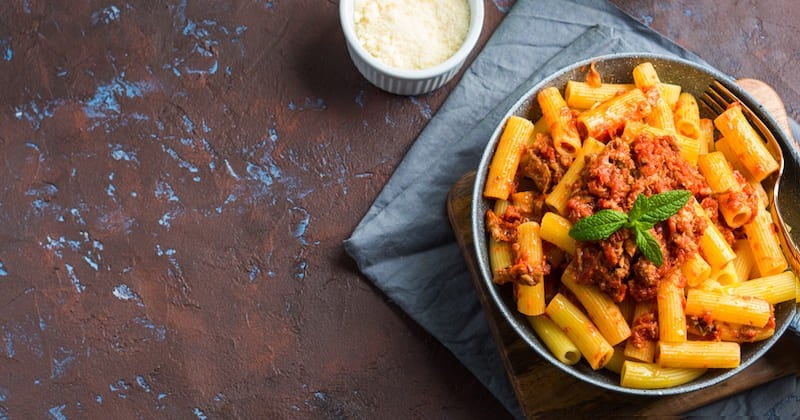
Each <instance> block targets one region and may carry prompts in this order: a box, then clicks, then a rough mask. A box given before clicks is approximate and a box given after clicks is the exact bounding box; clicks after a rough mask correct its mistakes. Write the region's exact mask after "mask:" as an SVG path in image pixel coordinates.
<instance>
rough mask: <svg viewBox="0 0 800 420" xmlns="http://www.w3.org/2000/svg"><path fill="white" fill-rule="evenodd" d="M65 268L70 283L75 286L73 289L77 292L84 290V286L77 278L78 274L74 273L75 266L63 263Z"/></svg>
mask: <svg viewBox="0 0 800 420" xmlns="http://www.w3.org/2000/svg"><path fill="white" fill-rule="evenodd" d="M64 266H65V267H66V268H67V276H68V277H69V281H70V282H72V285H73V286H75V291H76V292H78V293H83V291H84V290H86V286H84V285H82V284H81V282H80V280H78V276H77V275H75V268H73V267H72V265H70V264H64Z"/></svg>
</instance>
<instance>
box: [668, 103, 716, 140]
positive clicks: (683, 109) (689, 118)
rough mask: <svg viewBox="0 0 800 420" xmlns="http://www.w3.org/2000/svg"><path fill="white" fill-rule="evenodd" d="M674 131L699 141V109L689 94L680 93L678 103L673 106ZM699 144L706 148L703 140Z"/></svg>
mask: <svg viewBox="0 0 800 420" xmlns="http://www.w3.org/2000/svg"><path fill="white" fill-rule="evenodd" d="M709 122H710V121H709ZM675 130H676V131H677V132H678V133H679V134H682V135H684V136H686V137H690V138H693V139H700V133H701V131H702V130H701V129H700V107H699V106H698V105H697V99H696V98H695V97H694V95H692V94H691V93H689V92H681V94H680V95H679V96H678V103H677V104H675ZM712 137H713V133H712ZM701 143H704V144H705V145H706V146H708V143H707V142H706V139H705V138H704V139H702V141H701Z"/></svg>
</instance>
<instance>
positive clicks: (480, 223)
mask: <svg viewBox="0 0 800 420" xmlns="http://www.w3.org/2000/svg"><path fill="white" fill-rule="evenodd" d="M618 59H632V60H648V59H651V60H658V61H668V62H672V63H674V64H677V65H683V66H688V67H691V68H693V69H694V70H695V71H699V72H701V73H706V74H707V75H709V76H710V77H713V78H714V79H716V80H718V81H719V82H720V83H722V84H723V85H724V86H725V87H726V88H728V89H729V90H730V91H731V92H733V93H734V94H735V95H736V96H737V97H738V98H739V99H740V100H741V101H742V102H743V103H744V104H745V105H747V106H748V107H750V109H752V110H753V111H754V112H755V113H757V114H758V115H759V117H760V118H761V119H762V120H763V122H764V123H765V125H766V126H767V128H768V129H769V130H770V131H771V132H772V133H773V134H775V137H776V138H777V139H778V142H779V143H781V144H782V145H786V144H791V143H790V142H789V139H788V137H787V135H786V134H785V133H784V132H783V130H782V129H780V126H779V125H778V123H777V122H776V120H775V119H774V118H773V117H772V115H770V113H769V112H768V111H767V110H766V109H765V108H764V107H763V105H761V104H760V103H759V102H758V101H756V100H755V98H753V97H752V95H750V94H749V93H748V92H747V91H745V90H744V89H743V88H741V87H740V86H739V85H737V84H736V83H735V80H734V79H733V78H731V77H730V76H728V75H726V74H724V73H722V72H720V71H718V70H716V69H714V68H713V67H711V66H709V65H704V64H699V63H696V62H692V61H689V60H687V59H684V58H680V57H676V56H673V55H666V54H658V53H647V52H625V53H612V54H603V55H598V56H594V57H591V58H586V59H583V60H580V61H577V62H575V63H573V64H570V65H568V66H565V67H562V68H561V69H559V70H557V71H556V72H554V73H552V74H550V75H549V76H547V77H545V78H543V79H542V80H540V81H539V82H537V83H535V84H534V85H533V86H532V87H531V88H530V89H528V90H526V91H525V92H523V93H522V94H520V95H519V97H518V98H517V100H516V101H515V102H514V103H513V104H512V105H511V106H509V108H508V109H507V111H506V112H505V114H503V116H502V117H501V118H500V119H498V123H497V126H496V127H495V129H494V131H493V132H492V134H491V135H490V136H489V140H488V142H487V143H486V145H485V147H484V149H483V152H482V154H481V158H480V163H479V166H478V168H477V171H476V176H475V182H474V184H473V190H472V203H471V209H470V224H471V230H472V232H471V233H472V236H473V243H472V247H473V250H474V252H475V254H476V255H475V257H476V259H477V262H478V264H477V265H478V271H479V275H480V281H481V282H482V283H483V284H484V285H485V286H486V287H485V288H486V289H487V290H488V293H489V295H490V296H489V297H490V299H489V301H490V302H489V304H491V305H494V306H495V308H496V309H497V310H498V311H499V312H500V313H501V315H502V319H503V320H504V321H505V322H509V323H510V325H511V327H512V329H513V330H514V332H515V333H516V334H517V335H518V336H519V337H520V338H521V339H522V340H523V341H524V342H525V343H526V344H527V345H528V346H530V347H532V348H533V349H534V351H536V352H537V353H538V354H539V356H541V357H542V358H544V359H546V360H547V361H548V362H550V363H551V364H553V365H555V366H556V367H558V368H559V369H561V370H562V371H563V372H565V373H567V374H569V375H571V376H573V377H575V378H576V379H579V380H581V381H584V382H588V383H591V384H593V385H595V386H598V387H601V388H604V389H607V390H610V391H615V392H620V393H623V394H630V395H644V396H666V395H677V394H683V393H686V392H691V391H697V390H700V389H703V388H707V387H709V386H712V385H716V384H718V383H720V382H723V381H725V380H727V379H729V378H730V377H732V376H734V375H736V374H738V373H740V372H741V371H743V370H745V369H746V368H747V367H748V366H750V365H751V364H752V363H754V362H755V361H756V360H758V359H759V358H761V357H762V356H763V355H764V353H766V352H767V351H768V350H769V349H770V348H771V347H772V346H773V345H774V344H775V342H777V340H778V339H779V338H780V337H781V336H782V335H783V334H784V333H785V332H786V330H787V329H788V327H789V324H790V323H791V322H784V323H783V325H779V326H776V328H775V333H774V334H773V336H772V337H770V338H768V339H766V340H764V341H761V342H759V343H763V345H762V346H761V347H760V348H758V349H757V350H756V351H755V352H754V353H753V355H752V356H751V357H750V358H749V359H748V360H746V361H743V362H742V363H741V364H740V365H739V366H738V367H736V368H732V369H727V370H726V371H725V372H722V373H720V374H718V375H716V376H713V377H711V378H706V379H702V378H703V377H701V378H698V379H695V380H694V381H691V382H688V383H686V384H683V385H678V386H675V387H671V388H659V389H637V388H626V387H623V386H621V385H619V384H611V383H608V382H605V381H601V380H598V379H596V378H593V377H589V376H587V375H586V374H584V373H583V372H581V371H579V370H577V369H575V368H574V367H573V366H571V365H566V364H564V363H562V362H560V361H559V360H558V359H556V358H555V356H553V355H552V353H551V352H550V351H549V350H548V349H547V348H546V347H544V346H543V345H542V344H540V343H539V342H538V338H537V337H535V333H533V332H532V331H531V327H530V326H528V325H526V324H525V323H523V322H522V320H521V319H520V315H519V314H516V313H515V312H514V311H515V308H510V307H508V306H507V305H506V304H505V303H504V297H503V296H502V295H501V293H502V289H501V288H500V287H498V286H497V285H495V284H494V283H493V281H492V279H491V271H490V269H489V267H488V250H487V249H486V248H485V246H483V241H482V240H480V238H485V235H486V233H485V230H484V229H485V224H484V214H483V212H484V211H485V207H484V202H485V200H484V198H483V186H484V185H485V178H486V172H487V170H488V166H489V162H490V160H491V157H492V155H493V154H494V151H495V148H496V145H497V142H498V140H499V137H500V134H501V132H502V128H503V126H504V123H505V121H506V120H507V119H508V117H509V116H511V115H517V114H518V113H519V112H520V107H521V106H523V105H524V104H525V103H527V102H529V101H530V100H531V98H532V95H534V94H535V93H536V92H538V91H539V90H541V89H542V88H544V87H547V86H548V85H550V84H552V83H553V82H554V81H556V80H557V79H559V78H560V77H562V76H564V75H566V74H567V73H571V72H573V71H576V70H578V69H580V68H584V67H588V66H589V65H590V64H591V63H594V62H600V61H610V60H618ZM558 87H559V89H563V86H558ZM784 159H785V158H784ZM789 269H791V267H789ZM782 304H784V303H782ZM789 312H790V313H789V315H788V319H789V320H791V319H792V318H793V316H794V314H795V312H796V305H794V303H792V304H791V305H790V309H789ZM501 322H503V321H501ZM579 363H583V362H582V361H581V362H579Z"/></svg>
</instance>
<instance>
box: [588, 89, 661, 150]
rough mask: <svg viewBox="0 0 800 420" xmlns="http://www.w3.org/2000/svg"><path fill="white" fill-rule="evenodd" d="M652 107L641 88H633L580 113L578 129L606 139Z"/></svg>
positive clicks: (649, 110)
mask: <svg viewBox="0 0 800 420" xmlns="http://www.w3.org/2000/svg"><path fill="white" fill-rule="evenodd" d="M651 110H652V108H651V106H650V103H649V102H648V101H647V97H645V96H644V93H642V91H641V90H640V89H633V90H631V91H629V92H626V93H624V94H622V95H619V96H616V97H614V98H612V99H610V100H608V101H606V102H603V103H602V104H600V105H598V106H596V107H594V108H592V109H589V110H586V111H583V112H581V113H580V114H579V115H578V129H579V130H583V132H585V133H586V135H587V136H588V137H594V138H596V139H598V140H606V139H608V138H609V136H610V135H612V134H614V133H616V132H618V131H619V130H621V129H622V128H623V127H624V126H625V123H626V122H628V121H637V120H641V119H642V118H644V116H645V115H648V114H650V112H651Z"/></svg>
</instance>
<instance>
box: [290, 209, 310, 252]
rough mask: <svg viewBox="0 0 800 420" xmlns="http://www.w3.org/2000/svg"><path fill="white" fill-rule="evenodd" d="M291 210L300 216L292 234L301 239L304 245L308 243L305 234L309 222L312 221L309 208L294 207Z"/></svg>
mask: <svg viewBox="0 0 800 420" xmlns="http://www.w3.org/2000/svg"><path fill="white" fill-rule="evenodd" d="M290 212H291V213H294V214H298V215H299V216H300V217H299V220H298V221H297V225H296V226H295V228H294V231H292V235H293V236H294V237H295V238H297V239H299V240H300V243H301V244H302V245H308V241H307V240H306V238H305V234H306V229H308V223H309V222H310V221H311V215H310V214H309V213H308V210H306V209H304V208H302V207H292V208H291V209H290Z"/></svg>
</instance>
